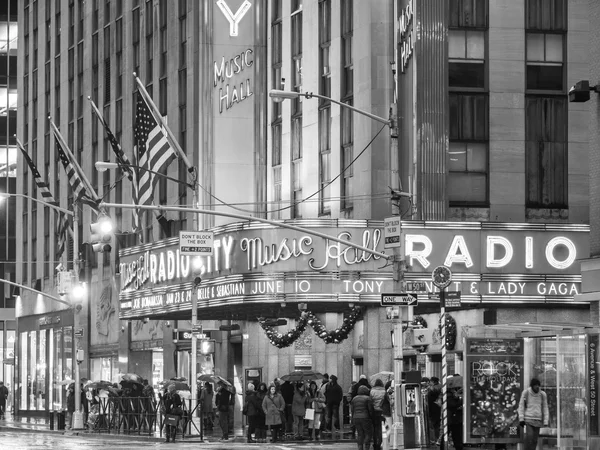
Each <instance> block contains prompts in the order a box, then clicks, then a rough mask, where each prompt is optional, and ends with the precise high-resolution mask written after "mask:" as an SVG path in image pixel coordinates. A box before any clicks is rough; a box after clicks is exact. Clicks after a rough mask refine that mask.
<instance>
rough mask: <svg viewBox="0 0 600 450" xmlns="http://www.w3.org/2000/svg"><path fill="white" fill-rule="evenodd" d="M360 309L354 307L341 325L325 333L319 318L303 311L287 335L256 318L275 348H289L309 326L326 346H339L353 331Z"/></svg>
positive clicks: (325, 330)
mask: <svg viewBox="0 0 600 450" xmlns="http://www.w3.org/2000/svg"><path fill="white" fill-rule="evenodd" d="M361 314H362V309H361V308H360V306H355V307H354V308H352V311H351V312H350V314H349V315H348V316H347V317H344V320H343V322H342V325H341V326H340V327H339V328H337V329H335V330H333V331H327V329H326V328H325V326H324V325H323V323H322V322H321V321H320V320H319V318H318V317H317V316H316V315H315V314H314V313H312V312H311V311H303V312H302V314H301V315H300V319H298V324H297V325H296V328H293V329H291V330H289V331H288V332H287V333H279V332H278V331H277V330H275V327H273V326H270V325H267V324H266V321H267V319H265V318H264V317H259V318H258V323H259V325H260V326H261V327H262V329H263V330H264V331H265V334H266V335H267V338H269V341H270V342H271V344H272V345H274V346H275V347H277V348H284V347H289V346H290V345H292V344H293V343H294V342H295V341H296V340H297V339H298V338H299V337H300V336H301V335H302V333H304V331H305V330H306V326H307V325H310V326H311V327H312V328H313V330H315V333H316V334H317V336H319V337H320V338H321V339H323V340H324V341H325V342H326V343H327V344H339V343H340V342H342V341H344V340H346V339H348V336H349V334H350V332H351V331H352V330H353V329H354V325H355V324H356V321H357V320H358V319H359V318H360V316H361Z"/></svg>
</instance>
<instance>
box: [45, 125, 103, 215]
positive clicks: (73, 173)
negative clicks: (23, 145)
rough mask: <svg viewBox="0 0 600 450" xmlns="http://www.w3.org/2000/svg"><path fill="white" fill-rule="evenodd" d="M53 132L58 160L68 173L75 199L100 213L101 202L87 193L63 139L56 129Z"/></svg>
mask: <svg viewBox="0 0 600 450" xmlns="http://www.w3.org/2000/svg"><path fill="white" fill-rule="evenodd" d="M53 132H54V138H55V141H56V151H57V152H58V158H59V159H60V162H62V165H63V167H64V168H65V172H66V173H67V178H68V180H69V185H70V186H71V188H72V189H73V197H74V198H75V201H78V202H82V203H85V204H86V205H89V206H90V207H91V208H92V209H94V210H95V211H96V212H99V211H100V210H99V207H98V203H99V202H98V201H97V200H95V199H94V197H95V196H94V195H93V194H90V193H88V192H87V190H86V186H85V184H84V182H83V180H82V179H81V176H80V175H79V173H78V172H77V170H76V169H75V167H74V166H73V164H72V163H71V161H70V160H69V157H68V156H67V154H66V153H65V150H64V149H63V147H62V145H61V139H60V138H59V137H57V136H56V131H54V128H53Z"/></svg>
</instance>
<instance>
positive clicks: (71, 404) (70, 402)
mask: <svg viewBox="0 0 600 450" xmlns="http://www.w3.org/2000/svg"><path fill="white" fill-rule="evenodd" d="M67 411H68V412H75V392H73V391H69V393H68V394H67Z"/></svg>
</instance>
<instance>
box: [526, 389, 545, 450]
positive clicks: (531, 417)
mask: <svg viewBox="0 0 600 450" xmlns="http://www.w3.org/2000/svg"><path fill="white" fill-rule="evenodd" d="M549 418H550V413H549V411H548V398H547V396H546V393H545V392H544V391H542V390H541V389H540V380H538V379H537V378H532V379H531V382H530V383H529V388H528V389H525V390H524V391H523V393H522V394H521V401H520V402H519V425H521V426H522V427H524V428H525V450H535V448H536V447H537V441H538V438H539V436H540V428H541V427H542V426H544V427H547V426H548V422H549Z"/></svg>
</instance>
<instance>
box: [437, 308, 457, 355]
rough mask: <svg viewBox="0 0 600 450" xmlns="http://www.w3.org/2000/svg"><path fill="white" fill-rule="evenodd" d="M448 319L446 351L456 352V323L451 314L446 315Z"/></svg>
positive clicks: (440, 321)
mask: <svg viewBox="0 0 600 450" xmlns="http://www.w3.org/2000/svg"><path fill="white" fill-rule="evenodd" d="M444 317H445V318H446V350H454V346H455V345H456V321H455V320H454V317H452V316H451V315H450V314H448V313H446V314H444ZM439 331H440V336H441V335H442V316H440V320H439Z"/></svg>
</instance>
